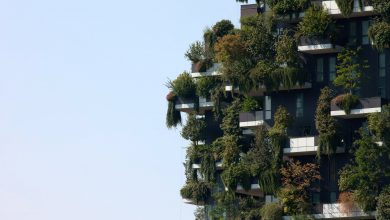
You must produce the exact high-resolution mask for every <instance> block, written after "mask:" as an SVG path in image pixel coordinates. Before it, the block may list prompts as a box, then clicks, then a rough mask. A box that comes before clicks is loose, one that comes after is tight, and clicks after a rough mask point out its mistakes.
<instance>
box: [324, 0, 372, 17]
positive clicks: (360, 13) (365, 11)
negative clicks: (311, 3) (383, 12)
mask: <svg viewBox="0 0 390 220" xmlns="http://www.w3.org/2000/svg"><path fill="white" fill-rule="evenodd" d="M359 2H360V1H359V0H354V1H353V11H352V14H351V15H350V16H349V17H364V16H371V15H374V14H375V12H374V7H372V6H371V5H367V4H366V5H363V7H360V3H359ZM362 2H363V4H364V1H362ZM322 7H323V8H324V9H325V10H326V11H327V12H328V14H329V15H331V16H332V17H334V18H343V17H344V16H343V15H342V14H341V11H340V9H339V6H338V5H337V3H336V1H335V0H330V1H322Z"/></svg>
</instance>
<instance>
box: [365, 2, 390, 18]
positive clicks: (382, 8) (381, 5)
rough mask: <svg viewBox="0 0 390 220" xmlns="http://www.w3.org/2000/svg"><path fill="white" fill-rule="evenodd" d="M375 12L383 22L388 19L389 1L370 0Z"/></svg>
mask: <svg viewBox="0 0 390 220" xmlns="http://www.w3.org/2000/svg"><path fill="white" fill-rule="evenodd" d="M370 1H371V3H372V6H373V7H374V9H375V11H377V12H379V13H380V14H381V15H382V16H383V17H384V19H385V20H387V21H388V20H389V18H390V1H389V0H370Z"/></svg>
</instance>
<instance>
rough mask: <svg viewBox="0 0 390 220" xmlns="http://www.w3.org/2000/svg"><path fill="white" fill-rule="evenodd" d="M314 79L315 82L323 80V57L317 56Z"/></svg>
mask: <svg viewBox="0 0 390 220" xmlns="http://www.w3.org/2000/svg"><path fill="white" fill-rule="evenodd" d="M316 81H317V82H322V81H324V59H323V58H317V65H316Z"/></svg>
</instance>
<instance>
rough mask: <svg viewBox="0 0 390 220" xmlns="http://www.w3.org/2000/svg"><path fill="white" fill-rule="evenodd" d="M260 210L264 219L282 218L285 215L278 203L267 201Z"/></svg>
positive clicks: (276, 219) (275, 219) (278, 219)
mask: <svg viewBox="0 0 390 220" xmlns="http://www.w3.org/2000/svg"><path fill="white" fill-rule="evenodd" d="M260 212H261V216H262V217H263V218H262V219H264V220H280V219H282V217H283V209H282V207H281V206H280V205H279V204H278V203H267V204H265V205H264V206H263V207H262V208H261V211H260Z"/></svg>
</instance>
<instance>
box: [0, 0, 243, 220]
mask: <svg viewBox="0 0 390 220" xmlns="http://www.w3.org/2000/svg"><path fill="white" fill-rule="evenodd" d="M223 18H227V19H231V20H232V21H233V22H234V23H235V24H238V21H239V4H237V3H235V1H234V0H229V1H227V0H212V1H210V0H200V1H183V0H181V1H179V0H168V1H128V0H127V1H126V0H111V1H108V0H106V1H99V0H98V1H96V0H95V1H92V0H81V1H80V0H67V1H64V0H63V1H53V0H34V1H31V0H29V1H27V0H1V1H0V30H1V34H0V75H1V78H0V219H1V220H122V219H126V220H143V219H147V220H149V219H151V220H152V219H153V220H154V219H164V220H165V219H169V220H170V219H193V213H192V212H193V209H194V207H193V206H189V205H184V204H183V203H182V202H181V198H180V195H179V189H180V188H181V186H182V184H183V183H184V169H183V166H182V162H183V160H184V155H185V151H184V149H183V147H185V146H186V145H187V143H186V142H185V141H184V140H182V139H181V137H180V134H179V132H178V131H175V130H167V129H166V127H165V112H166V108H167V103H166V100H165V95H166V93H167V91H168V90H167V88H166V87H165V86H164V83H165V82H166V81H167V78H168V77H169V78H175V77H176V76H177V74H179V73H180V72H181V71H183V70H186V69H189V67H190V63H189V62H188V61H186V60H185V58H184V56H183V54H184V52H185V51H186V49H187V48H188V45H189V44H190V43H191V42H193V41H195V40H200V39H201V36H202V30H203V29H204V28H205V27H206V26H211V25H212V24H214V23H215V22H216V21H218V20H221V19H223Z"/></svg>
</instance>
